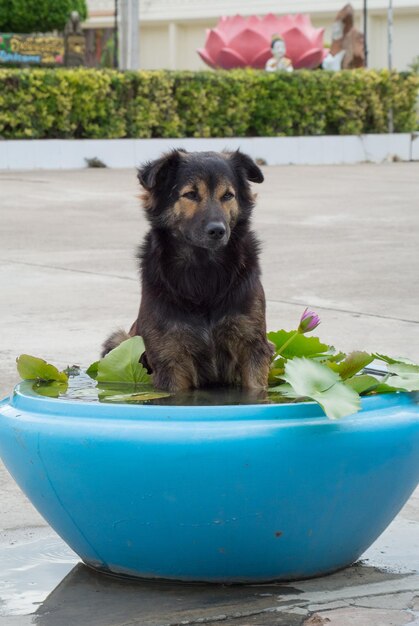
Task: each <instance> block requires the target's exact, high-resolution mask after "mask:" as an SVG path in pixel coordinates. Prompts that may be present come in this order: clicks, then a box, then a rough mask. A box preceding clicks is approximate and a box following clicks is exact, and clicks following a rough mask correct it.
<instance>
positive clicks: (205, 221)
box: [138, 150, 263, 250]
mask: <svg viewBox="0 0 419 626" xmlns="http://www.w3.org/2000/svg"><path fill="white" fill-rule="evenodd" d="M138 179H139V181H140V183H141V185H142V186H143V188H144V193H143V194H142V199H143V204H144V208H145V211H146V215H147V217H148V219H149V220H150V222H151V224H152V225H153V226H155V227H157V228H164V229H169V230H170V231H171V232H172V233H173V234H174V236H176V237H181V238H183V239H184V240H186V241H187V242H188V243H189V244H191V245H193V246H197V247H200V248H207V249H210V250H214V249H217V248H220V247H222V246H225V245H226V244H227V242H228V240H229V238H230V234H231V232H232V230H233V229H234V227H235V226H236V225H237V224H238V223H240V222H243V221H246V220H248V219H249V218H250V214H251V210H252V208H253V205H254V196H253V194H252V192H251V190H250V185H249V181H251V182H254V183H261V182H263V174H262V172H261V171H260V169H259V168H258V166H257V165H256V164H255V163H254V161H252V159H251V158H250V157H249V156H247V155H246V154H243V153H242V152H240V151H237V152H225V153H217V152H186V151H184V150H173V151H172V152H170V153H168V154H165V155H163V156H162V157H161V158H160V159H157V160H156V161H152V162H149V163H146V164H145V165H144V166H143V167H141V168H140V169H139V171H138Z"/></svg>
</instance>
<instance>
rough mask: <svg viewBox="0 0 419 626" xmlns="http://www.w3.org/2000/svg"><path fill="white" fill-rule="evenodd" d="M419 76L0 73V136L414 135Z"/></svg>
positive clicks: (240, 72) (238, 72)
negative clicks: (391, 131) (391, 125)
mask: <svg viewBox="0 0 419 626" xmlns="http://www.w3.org/2000/svg"><path fill="white" fill-rule="evenodd" d="M418 86H419V77H418V76H415V75H413V74H398V73H396V72H393V73H389V72H387V71H380V72H376V71H366V70H356V71H343V72H336V73H329V72H322V71H315V72H313V71H298V72H294V73H292V74H286V73H284V74H268V73H265V72H258V71H253V70H235V71H230V72H224V71H218V72H210V71H204V72H169V71H140V72H117V71H114V70H100V71H98V70H91V69H68V70H66V69H56V70H49V69H32V70H20V69H0V137H2V138H4V139H24V138H33V139H35V138H67V137H76V138H115V137H174V138H175V137H234V136H235V137H245V136H281V135H282V136H295V135H346V134H359V133H385V132H387V125H388V112H389V110H390V108H392V109H393V120H394V129H395V131H396V132H410V131H412V130H414V129H415V128H416V114H415V102H416V97H417V92H418Z"/></svg>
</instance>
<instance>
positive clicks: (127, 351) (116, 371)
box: [89, 337, 151, 384]
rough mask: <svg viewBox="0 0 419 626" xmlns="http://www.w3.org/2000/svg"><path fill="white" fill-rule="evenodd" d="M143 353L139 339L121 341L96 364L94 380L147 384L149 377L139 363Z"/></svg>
mask: <svg viewBox="0 0 419 626" xmlns="http://www.w3.org/2000/svg"><path fill="white" fill-rule="evenodd" d="M144 351H145V348H144V342H143V340H142V339H141V337H131V338H130V339H127V340H126V341H123V342H122V343H121V344H120V345H119V346H117V347H116V348H114V349H113V350H111V351H110V352H109V353H108V354H107V355H106V356H105V357H104V358H103V359H101V360H100V361H99V362H98V363H97V373H96V376H95V378H96V380H97V381H98V382H100V383H131V384H139V383H149V382H150V381H151V377H150V376H149V374H148V373H147V370H146V369H145V367H143V366H142V365H141V363H140V362H139V360H140V358H141V355H142V354H143V352H144ZM89 369H91V368H89Z"/></svg>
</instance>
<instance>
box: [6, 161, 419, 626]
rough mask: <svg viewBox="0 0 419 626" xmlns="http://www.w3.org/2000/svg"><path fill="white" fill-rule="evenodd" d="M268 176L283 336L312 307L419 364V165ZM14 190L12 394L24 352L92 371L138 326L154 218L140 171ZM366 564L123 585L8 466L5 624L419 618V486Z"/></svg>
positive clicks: (330, 336) (270, 297)
mask: <svg viewBox="0 0 419 626" xmlns="http://www.w3.org/2000/svg"><path fill="white" fill-rule="evenodd" d="M265 175H266V181H265V183H264V184H263V185H262V186H260V188H258V190H257V191H258V205H257V208H256V210H255V218H254V225H255V229H256V231H257V232H258V235H259V237H260V239H261V241H262V244H263V253H262V267H263V283H264V286H265V291H266V295H267V315H268V325H269V328H271V329H278V328H281V327H284V328H293V327H295V325H296V324H297V322H298V319H299V316H300V314H301V312H302V310H303V309H304V307H305V306H310V307H313V308H314V309H315V310H316V311H317V312H318V313H319V314H320V316H321V318H322V325H321V326H320V328H319V329H318V333H317V332H316V334H318V335H319V336H320V337H321V338H322V339H323V340H325V341H327V342H329V343H333V344H334V345H335V346H336V347H338V348H342V349H344V350H350V349H360V348H361V349H366V350H374V351H379V352H383V353H387V354H392V355H400V356H407V357H410V358H412V359H413V360H416V361H417V362H419V317H418V311H419V289H418V279H417V275H418V265H419V263H418V243H419V235H418V232H419V230H418V227H419V213H418V197H419V164H418V163H391V164H390V163H386V164H383V165H371V164H365V165H356V166H355V165H354V166H330V167H320V166H316V167H315V166H312V167H303V166H300V167H267V168H265ZM0 189H1V194H0V213H1V218H2V227H1V229H0V260H1V265H0V284H1V287H2V290H1V292H2V296H3V298H2V305H1V326H0V328H1V344H0V348H1V355H0V364H1V374H2V375H1V379H0V392H1V396H4V395H6V394H7V393H9V392H10V390H11V389H12V387H13V384H14V383H15V382H17V375H16V371H15V357H16V356H17V355H18V354H20V353H22V352H26V353H29V354H34V355H37V356H42V357H43V358H45V359H47V360H50V361H52V362H53V363H55V364H57V365H58V366H66V365H68V364H73V363H79V364H81V365H86V364H89V363H90V362H92V361H93V360H95V358H97V354H98V350H99V346H100V344H101V342H102V340H103V338H104V337H105V336H106V334H107V333H108V332H109V331H111V330H113V329H114V328H115V327H118V326H122V327H128V326H129V324H130V323H131V322H132V320H133V319H134V318H135V316H136V312H137V309H138V300H139V287H138V280H137V270H136V263H135V259H134V256H135V249H136V246H137V245H138V243H139V241H140V240H141V238H142V236H143V235H144V233H145V231H146V222H145V220H144V218H143V216H142V214H141V211H140V209H139V206H138V200H137V198H136V194H137V193H138V189H137V183H136V178H135V172H134V171H131V170H129V171H128V170H106V169H101V170H80V171H64V172H58V171H54V172H45V171H44V172H34V171H31V172H13V173H6V172H4V173H0ZM48 554H49V555H51V554H52V555H53V556H52V557H51V558H49V557H48ZM54 555H55V556H54ZM366 558H367V561H366V562H365V563H363V564H361V565H357V566H355V567H353V568H350V569H348V570H345V571H344V572H341V573H338V574H335V575H334V576H331V577H325V578H322V579H317V580H312V581H306V582H298V583H292V584H290V585H288V586H287V585H267V586H262V587H260V586H257V587H234V588H226V587H212V586H187V585H165V584H159V583H141V584H138V585H133V584H126V583H123V584H122V583H119V582H118V583H117V582H113V581H110V580H109V579H104V578H102V577H100V576H97V575H95V574H92V573H91V572H89V571H88V570H86V568H84V567H83V566H81V565H77V566H76V567H75V569H72V568H73V566H74V564H75V563H76V560H77V559H76V557H75V556H74V555H73V554H72V553H71V552H70V551H68V550H67V549H66V547H65V546H64V545H63V544H62V542H61V541H60V540H59V539H58V538H57V537H56V536H55V534H54V533H53V532H52V531H51V530H50V529H49V528H48V527H47V525H46V523H45V522H44V520H43V519H42V518H41V517H40V516H39V515H38V513H37V512H36V511H35V510H34V509H33V507H32V505H31V504H30V503H28V502H27V500H26V499H25V498H24V496H23V495H22V494H21V492H20V491H19V489H18V488H17V487H16V486H15V484H14V483H13V481H12V480H11V478H10V477H9V475H8V474H7V472H6V471H5V470H4V469H3V468H1V469H0V563H2V564H3V563H6V566H5V567H6V572H7V576H6V579H5V578H4V575H3V577H2V576H0V598H2V599H3V604H2V603H1V602H0V626H9V625H10V626H15V625H18V626H21V625H22V626H24V625H26V624H41V625H43V626H52V625H53V626H61V625H63V626H64V625H70V624H77V625H78V624H80V625H81V624H83V625H84V624H88V625H95V626H96V625H97V626H117V625H118V626H122V624H124V625H125V626H128V624H141V625H142V626H163V625H164V624H171V626H173V625H174V624H180V623H182V624H192V623H203V622H204V623H205V622H209V623H211V624H212V625H213V626H215V625H220V626H221V624H223V625H227V624H229V625H230V624H231V625H233V624H237V625H238V626H245V625H246V624H249V625H250V624H261V625H262V624H269V625H274V624H275V625H282V624H284V625H285V624H287V625H290V626H293V625H294V624H296V625H297V624H298V625H300V624H303V623H304V624H306V625H307V626H315V625H319V624H326V623H327V624H329V625H330V626H334V625H335V624H339V626H345V625H346V624H360V625H361V626H368V624H370V623H371V624H372V623H374V624H375V625H380V624H382V625H383V626H387V625H388V626H390V625H392V624H394V625H398V624H405V623H410V624H419V591H417V590H419V493H418V492H416V495H414V496H412V498H411V500H410V501H409V503H408V504H407V505H406V507H405V508H404V509H403V510H402V512H401V513H400V514H399V516H398V517H397V519H396V521H395V522H394V523H393V524H392V525H391V526H390V528H389V529H388V530H387V531H386V532H385V533H384V534H383V535H382V537H381V538H380V539H379V540H378V542H376V544H375V546H374V547H373V548H371V549H370V551H369V552H368V553H367V555H366ZM28 561H30V562H31V563H32V565H28ZM22 567H23V570H22ZM25 568H26V569H25ZM2 569H3V570H4V567H3V566H2V565H1V566H0V572H1V570H2ZM70 570H71V573H69V572H70ZM22 571H29V572H30V574H29V575H28V577H27V578H25V577H23V578H24V579H23V578H22ZM19 572H20V573H19ZM67 573H68V576H67V577H66V578H65V580H63V581H62V582H61V579H62V578H63V577H64V576H65V575H66V574H67ZM31 576H32V577H33V580H32V579H31ZM2 578H3V580H2ZM50 592H52V593H51V595H49V597H48V599H47V600H46V601H44V600H45V598H46V596H47V595H48V594H49V593H50ZM31 594H32V595H31ZM32 600H33V602H39V603H41V604H33V602H32ZM35 611H36V613H35Z"/></svg>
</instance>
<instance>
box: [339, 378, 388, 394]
mask: <svg viewBox="0 0 419 626" xmlns="http://www.w3.org/2000/svg"><path fill="white" fill-rule="evenodd" d="M380 384H382V383H380V381H379V380H378V378H375V376H370V375H369V374H361V375H360V376H352V378H348V379H347V380H345V385H347V386H348V387H350V388H351V389H353V390H354V391H356V393H359V394H360V395H361V394H363V393H369V392H370V391H375V390H376V388H377V387H378V386H379V385H380Z"/></svg>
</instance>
